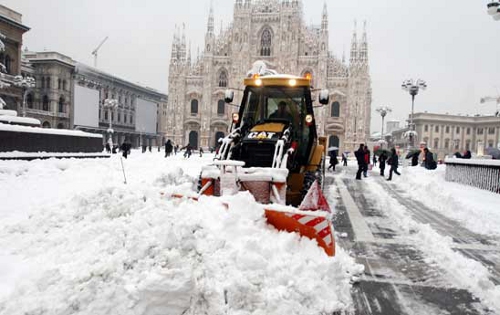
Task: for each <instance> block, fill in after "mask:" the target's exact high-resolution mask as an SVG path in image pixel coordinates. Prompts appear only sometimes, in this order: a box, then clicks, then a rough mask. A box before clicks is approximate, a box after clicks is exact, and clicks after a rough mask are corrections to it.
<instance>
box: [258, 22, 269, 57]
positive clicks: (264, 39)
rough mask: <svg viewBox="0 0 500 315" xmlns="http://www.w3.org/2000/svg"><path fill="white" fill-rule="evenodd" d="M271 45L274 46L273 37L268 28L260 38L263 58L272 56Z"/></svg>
mask: <svg viewBox="0 0 500 315" xmlns="http://www.w3.org/2000/svg"><path fill="white" fill-rule="evenodd" d="M271 44H272V36H271V31H270V30H269V29H268V28H266V29H264V31H262V35H261V37H260V55H261V56H271Z"/></svg>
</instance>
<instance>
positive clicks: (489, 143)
mask: <svg viewBox="0 0 500 315" xmlns="http://www.w3.org/2000/svg"><path fill="white" fill-rule="evenodd" d="M488 148H493V140H490V141H488Z"/></svg>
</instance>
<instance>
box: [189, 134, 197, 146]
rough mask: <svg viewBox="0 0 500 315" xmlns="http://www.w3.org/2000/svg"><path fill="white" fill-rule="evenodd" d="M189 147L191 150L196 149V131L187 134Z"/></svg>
mask: <svg viewBox="0 0 500 315" xmlns="http://www.w3.org/2000/svg"><path fill="white" fill-rule="evenodd" d="M189 145H190V146H191V147H192V148H193V149H197V148H198V132H196V131H191V132H190V133H189Z"/></svg>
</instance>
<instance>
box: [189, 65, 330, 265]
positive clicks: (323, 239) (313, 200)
mask: <svg viewBox="0 0 500 315" xmlns="http://www.w3.org/2000/svg"><path fill="white" fill-rule="evenodd" d="M244 85H245V90H244V94H243V98H242V101H241V104H240V106H239V112H238V113H234V114H233V122H232V128H231V131H230V133H229V135H227V136H226V137H225V138H224V139H221V141H220V147H219V150H218V151H217V154H216V159H215V160H214V163H213V164H211V165H207V166H204V167H203V168H202V172H201V174H200V179H199V183H198V193H199V195H208V196H222V195H228V194H229V195H230V194H235V193H237V192H238V191H249V192H250V193H251V194H252V195H253V196H254V198H255V200H256V201H257V202H259V203H260V204H262V205H263V207H264V210H265V215H266V218H267V221H268V223H269V224H271V225H273V226H274V227H276V228H277V229H279V230H286V231H289V232H298V233H300V235H302V236H305V237H308V238H311V239H315V240H316V241H317V242H318V245H319V246H321V247H322V248H323V249H324V250H325V252H326V253H327V255H329V256H334V255H335V239H334V235H333V227H332V224H331V209H330V207H329V205H328V203H327V201H326V199H325V197H324V196H323V193H322V187H321V186H322V182H323V176H324V156H325V146H326V138H325V137H318V135H317V132H316V123H315V118H314V111H313V104H312V99H311V78H309V77H297V76H291V75H280V74H277V73H276V72H274V71H272V70H268V69H267V68H266V67H265V64H264V63H263V62H256V63H255V64H254V69H253V70H252V71H250V72H249V73H248V75H247V78H246V79H245V80H244ZM233 97H234V93H233V92H232V91H226V95H225V101H226V102H227V103H232V102H233ZM319 102H320V103H321V104H328V91H326V90H323V91H321V93H320V95H319Z"/></svg>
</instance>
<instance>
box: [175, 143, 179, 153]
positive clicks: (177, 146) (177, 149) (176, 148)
mask: <svg viewBox="0 0 500 315" xmlns="http://www.w3.org/2000/svg"><path fill="white" fill-rule="evenodd" d="M177 151H179V145H178V144H176V145H175V146H174V154H175V155H177Z"/></svg>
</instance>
